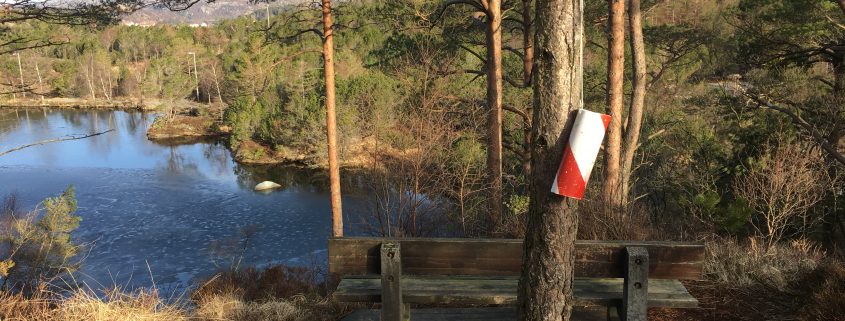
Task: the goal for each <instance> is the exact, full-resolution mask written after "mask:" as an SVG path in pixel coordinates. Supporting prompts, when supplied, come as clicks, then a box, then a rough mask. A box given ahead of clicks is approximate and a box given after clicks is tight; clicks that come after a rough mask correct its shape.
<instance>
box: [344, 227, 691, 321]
mask: <svg viewBox="0 0 845 321" xmlns="http://www.w3.org/2000/svg"><path fill="white" fill-rule="evenodd" d="M575 248H576V249H575V256H576V263H575V275H576V279H575V284H574V296H575V305H576V306H580V307H606V308H605V313H606V319H612V318H615V316H614V315H615V314H617V313H618V315H619V316H618V317H620V318H621V320H626V321H632V320H645V319H646V309H647V308H648V307H671V308H694V307H697V306H698V300H696V299H695V298H694V297H693V296H691V295H690V294H689V292H688V291H687V289H686V288H685V287H684V285H683V284H681V282H680V281H679V280H697V279H700V278H701V275H702V274H701V271H702V262H703V260H704V245H703V244H700V243H679V242H639V241H635V242H625V241H578V242H576V246H575ZM328 250H329V271H330V272H331V273H335V274H336V275H339V276H341V277H342V280H341V281H340V284H339V285H338V287H337V290H336V291H335V292H334V298H335V299H336V300H338V301H340V302H372V303H377V302H381V307H382V308H381V311H380V314H381V316H380V319H381V320H382V321H398V320H408V319H409V316H410V309H409V308H408V306H407V305H408V304H411V303H414V304H426V305H434V304H437V305H441V304H449V305H453V304H454V305H472V306H477V305H482V306H491V305H503V306H508V305H511V306H512V305H515V304H516V303H517V285H518V282H519V275H520V271H521V267H522V240H506V239H430V238H425V239H424V238H419V239H400V240H392V239H382V238H333V239H330V240H329V248H328ZM511 310H512V308H511ZM508 313H510V314H508ZM429 314H430V313H429ZM506 314H508V315H511V314H513V313H511V312H507V313H502V314H501V315H506ZM415 315H417V314H416V313H415ZM365 319H366V318H361V317H358V318H357V319H356V320H365ZM378 319H379V318H376V320H378ZM426 319H431V320H440V319H439V318H426ZM464 319H466V318H464ZM501 319H510V320H515V318H513V317H512V316H508V317H503V318H501ZM350 320H351V319H350ZM415 320H416V318H415ZM443 320H445V319H443ZM485 320H488V321H492V320H493V319H489V318H486V319H485Z"/></svg>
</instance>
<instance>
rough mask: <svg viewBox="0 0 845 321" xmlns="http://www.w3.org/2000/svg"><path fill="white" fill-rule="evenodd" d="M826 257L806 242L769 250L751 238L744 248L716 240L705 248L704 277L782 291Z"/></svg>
mask: <svg viewBox="0 0 845 321" xmlns="http://www.w3.org/2000/svg"><path fill="white" fill-rule="evenodd" d="M824 260H825V253H824V251H822V250H821V249H820V248H819V247H818V246H816V245H814V244H813V243H812V242H810V241H807V240H795V241H792V242H790V243H779V244H777V245H776V246H773V247H771V248H770V247H768V246H766V245H765V242H764V241H761V240H758V239H755V238H751V239H749V240H748V242H747V243H746V244H742V243H739V242H737V241H736V240H732V239H719V240H716V241H713V242H709V243H708V244H707V259H706V260H705V265H704V273H705V274H706V275H707V276H708V278H710V279H712V280H714V281H716V282H718V283H724V284H731V285H734V286H740V287H742V286H751V285H755V284H762V285H765V286H767V287H770V288H773V289H776V290H779V291H785V290H787V289H789V287H791V286H792V285H793V284H794V283H795V282H796V281H798V280H801V279H803V278H806V277H807V276H808V275H810V274H811V273H813V272H814V271H816V269H817V268H818V267H819V266H820V265H821V264H822V262H823V261H824Z"/></svg>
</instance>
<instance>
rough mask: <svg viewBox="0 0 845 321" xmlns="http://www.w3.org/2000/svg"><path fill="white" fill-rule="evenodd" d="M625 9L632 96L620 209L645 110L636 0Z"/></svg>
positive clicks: (642, 48)
mask: <svg viewBox="0 0 845 321" xmlns="http://www.w3.org/2000/svg"><path fill="white" fill-rule="evenodd" d="M629 1H630V2H629V5H628V21H629V23H628V26H629V28H630V34H631V57H632V58H633V68H634V70H633V77H632V79H633V80H632V85H633V92H632V97H631V109H630V110H629V111H628V124H627V125H626V126H625V143H624V147H623V148H624V149H623V152H622V172H621V182H620V184H621V188H622V190H621V192H620V195H619V199H620V203H621V204H620V205H626V204H627V203H628V197H629V196H630V195H629V194H630V190H631V184H633V182H632V181H631V177H632V175H633V171H634V167H633V166H634V154H635V153H636V151H637V145H639V140H640V128H641V127H642V120H643V108H644V106H645V93H646V81H647V80H646V73H647V70H646V68H647V67H648V66H647V63H646V57H645V43H644V40H643V24H642V15H641V13H640V0H629Z"/></svg>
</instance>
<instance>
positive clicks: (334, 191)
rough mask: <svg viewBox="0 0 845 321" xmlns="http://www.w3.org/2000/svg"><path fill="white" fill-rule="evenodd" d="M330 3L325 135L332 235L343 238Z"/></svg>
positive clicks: (326, 0)
mask: <svg viewBox="0 0 845 321" xmlns="http://www.w3.org/2000/svg"><path fill="white" fill-rule="evenodd" d="M332 24H333V23H332V2H331V0H323V65H324V68H323V70H324V71H325V78H326V135H327V136H328V144H329V181H330V185H331V186H330V188H331V202H332V235H333V236H335V237H341V236H343V214H342V210H341V204H340V165H339V164H338V163H337V162H338V160H337V120H336V116H335V90H334V89H335V88H334V87H335V86H334V42H333V39H334V27H333V25H332Z"/></svg>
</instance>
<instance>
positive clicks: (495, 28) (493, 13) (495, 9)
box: [487, 0, 503, 231]
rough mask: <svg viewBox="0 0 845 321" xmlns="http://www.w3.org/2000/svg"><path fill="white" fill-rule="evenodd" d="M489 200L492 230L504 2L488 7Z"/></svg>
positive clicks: (498, 192) (497, 190) (496, 208)
mask: <svg viewBox="0 0 845 321" xmlns="http://www.w3.org/2000/svg"><path fill="white" fill-rule="evenodd" d="M487 107H488V108H489V110H488V114H487V184H488V185H489V186H488V188H489V196H488V198H487V202H488V204H487V207H488V213H489V216H490V224H491V225H490V228H491V231H495V230H496V229H497V228H498V227H499V223H500V222H501V219H502V204H503V203H502V2H501V0H489V2H488V7H487Z"/></svg>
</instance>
